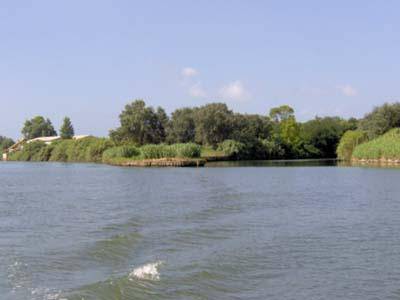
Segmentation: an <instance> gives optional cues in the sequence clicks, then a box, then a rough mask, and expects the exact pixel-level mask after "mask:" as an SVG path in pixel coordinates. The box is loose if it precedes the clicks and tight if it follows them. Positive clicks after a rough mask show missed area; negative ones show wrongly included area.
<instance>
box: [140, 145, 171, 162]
mask: <svg viewBox="0 0 400 300" xmlns="http://www.w3.org/2000/svg"><path fill="white" fill-rule="evenodd" d="M140 151H141V152H142V157H143V158H144V159H157V158H167V157H176V156H177V153H176V150H175V149H174V147H173V146H169V145H165V144H160V145H154V144H149V145H144V146H142V147H140Z"/></svg>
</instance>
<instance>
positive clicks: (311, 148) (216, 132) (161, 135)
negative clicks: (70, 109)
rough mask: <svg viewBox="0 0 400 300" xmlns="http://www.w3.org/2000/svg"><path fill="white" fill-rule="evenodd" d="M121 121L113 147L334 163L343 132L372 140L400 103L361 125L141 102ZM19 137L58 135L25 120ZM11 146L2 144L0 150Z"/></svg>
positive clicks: (65, 133) (68, 134)
mask: <svg viewBox="0 0 400 300" xmlns="http://www.w3.org/2000/svg"><path fill="white" fill-rule="evenodd" d="M119 120H120V126H119V127H118V128H115V129H112V130H110V133H109V139H110V141H111V142H112V143H113V144H115V145H127V144H129V145H135V146H143V145H147V144H178V143H196V144H198V145H201V146H203V147H208V148H210V149H213V150H217V151H221V152H223V153H226V154H227V155H229V156H231V157H232V158H236V159H295V158H334V157H336V151H337V147H338V144H339V141H340V140H341V138H342V136H343V135H344V134H345V132H349V133H348V134H347V135H346V136H348V137H351V138H353V139H354V138H357V139H358V140H360V141H361V137H360V133H359V132H362V133H363V134H361V136H364V135H365V136H368V138H369V139H372V138H374V137H377V136H379V135H381V134H383V133H385V132H387V131H388V130H390V129H391V128H394V127H400V103H392V104H388V103H386V104H384V105H382V106H380V107H376V108H375V109H374V110H373V111H372V112H371V113H368V114H367V115H365V117H364V118H362V119H360V120H357V119H355V118H350V119H344V118H340V117H336V116H335V117H315V118H314V119H312V120H309V121H306V122H299V121H297V119H296V116H295V111H294V109H293V108H292V107H290V106H288V105H282V106H279V107H274V108H272V109H271V110H270V111H269V112H268V113H265V114H243V113H235V112H233V111H232V110H231V109H229V107H228V106H227V105H226V104H225V103H209V104H205V105H202V106H198V107H184V108H179V109H176V110H175V111H173V112H172V113H171V114H170V115H168V114H167V113H166V112H165V110H164V109H163V108H162V107H157V108H154V107H152V106H148V105H146V103H145V102H144V101H143V100H140V99H139V100H135V101H132V102H131V103H129V104H127V105H126V106H125V108H124V109H123V110H122V112H121V114H120V115H119ZM21 132H22V134H23V136H24V138H26V139H33V138H36V137H40V136H55V135H57V132H56V130H55V129H54V126H53V125H52V123H51V121H50V120H49V119H48V118H44V117H42V116H37V117H34V118H32V119H30V120H27V121H26V122H25V123H24V126H23V128H22V131H21ZM59 132H60V136H61V137H62V138H63V139H69V138H72V137H73V135H74V128H73V126H72V123H71V120H70V119H69V118H68V117H65V118H64V121H63V124H62V126H61V128H60V130H59ZM351 132H356V133H355V134H351ZM11 142H12V141H11V140H10V139H6V138H4V137H1V138H0V145H8V146H9V145H10V144H11Z"/></svg>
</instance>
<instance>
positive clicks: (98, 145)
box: [86, 139, 114, 162]
mask: <svg viewBox="0 0 400 300" xmlns="http://www.w3.org/2000/svg"><path fill="white" fill-rule="evenodd" d="M112 146H114V144H113V143H112V142H111V141H110V140H108V139H96V140H94V141H93V142H92V143H90V145H89V146H88V148H87V150H86V161H87V162H101V159H102V157H103V152H104V151H106V150H107V149H108V148H111V147H112Z"/></svg>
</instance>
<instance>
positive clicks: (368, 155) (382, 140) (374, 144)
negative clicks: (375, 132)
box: [352, 128, 400, 160]
mask: <svg viewBox="0 0 400 300" xmlns="http://www.w3.org/2000/svg"><path fill="white" fill-rule="evenodd" d="M352 158H353V159H357V160H361V159H367V160H368V159H374V160H375V159H396V160H397V159H400V128H395V129H392V130H390V131H389V132H387V133H385V134H384V135H382V136H380V137H378V138H376V139H373V140H371V141H369V142H366V143H364V144H361V145H358V146H357V147H356V148H355V149H354V151H353V155H352Z"/></svg>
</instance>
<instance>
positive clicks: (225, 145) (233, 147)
mask: <svg viewBox="0 0 400 300" xmlns="http://www.w3.org/2000/svg"><path fill="white" fill-rule="evenodd" d="M217 150H218V151H222V152H223V153H224V154H225V155H226V156H229V157H232V158H236V159H240V158H242V157H245V156H246V154H247V153H246V146H245V144H243V143H240V142H237V141H235V140H225V141H223V142H222V143H220V144H218V148H217Z"/></svg>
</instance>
